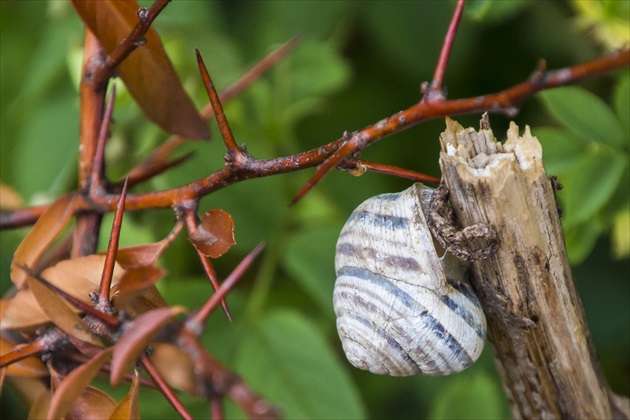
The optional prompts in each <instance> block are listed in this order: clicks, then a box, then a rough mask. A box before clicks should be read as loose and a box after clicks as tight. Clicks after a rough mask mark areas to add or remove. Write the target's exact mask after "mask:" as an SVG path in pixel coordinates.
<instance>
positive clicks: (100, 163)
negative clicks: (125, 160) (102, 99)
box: [90, 85, 116, 189]
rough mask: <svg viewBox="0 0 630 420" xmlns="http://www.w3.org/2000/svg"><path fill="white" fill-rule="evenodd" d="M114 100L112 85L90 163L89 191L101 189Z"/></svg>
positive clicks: (114, 92)
mask: <svg viewBox="0 0 630 420" xmlns="http://www.w3.org/2000/svg"><path fill="white" fill-rule="evenodd" d="M115 100H116V85H112V90H111V92H110V94H109V99H108V100H107V106H106V107H105V115H103V122H102V123H101V129H100V131H99V134H98V141H97V143H96V152H95V153H94V159H93V163H92V176H91V178H92V180H91V182H90V189H94V188H102V187H103V176H104V171H105V144H106V143H107V138H108V137H109V127H110V125H111V121H112V112H113V110H114V101H115Z"/></svg>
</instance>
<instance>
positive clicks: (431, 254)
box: [333, 184, 486, 376]
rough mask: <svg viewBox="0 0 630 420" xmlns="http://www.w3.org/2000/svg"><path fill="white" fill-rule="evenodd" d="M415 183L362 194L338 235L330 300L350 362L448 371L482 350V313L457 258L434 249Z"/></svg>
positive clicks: (424, 198) (402, 372)
mask: <svg viewBox="0 0 630 420" xmlns="http://www.w3.org/2000/svg"><path fill="white" fill-rule="evenodd" d="M433 191H434V190H432V189H430V188H427V187H425V186H423V185H422V184H414V185H413V186H411V187H410V188H408V189H407V190H405V191H403V192H401V193H397V194H382V195H378V196H376V197H372V198H370V199H368V200H366V201H365V202H363V203H362V204H361V205H359V207H357V208H356V210H355V211H354V212H353V213H352V215H351V216H350V218H349V219H348V221H347V222H346V224H345V225H344V227H343V229H342V231H341V233H340V235H339V240H338V242H337V250H336V257H335V268H336V272H337V280H336V282H335V288H334V293H333V305H334V309H335V314H336V316H337V331H338V333H339V337H340V339H341V343H342V346H343V349H344V352H345V354H346V357H347V358H348V360H349V361H350V363H352V364H353V365H354V366H356V367H358V368H360V369H364V370H368V371H370V372H372V373H378V374H387V375H392V376H408V375H414V374H418V373H422V374H426V375H449V374H452V373H456V372H459V371H461V370H464V369H466V368H467V367H468V366H470V365H471V364H472V363H473V362H474V361H475V360H477V358H478V357H479V355H480V354H481V351H482V349H483V344H484V339H485V335H486V319H485V316H484V313H483V309H482V307H481V305H480V303H479V300H478V299H477V297H476V295H475V294H474V292H473V290H472V288H471V287H470V285H469V284H468V283H467V282H466V280H465V270H464V266H463V265H462V263H461V262H460V261H459V260H458V259H456V258H455V257H453V256H452V255H450V254H448V253H447V254H446V255H444V256H442V257H440V256H439V255H438V251H437V250H436V248H435V245H434V240H433V238H432V236H431V233H430V230H429V227H428V225H427V221H426V218H425V213H424V209H425V208H428V202H429V200H430V198H431V195H432V193H433Z"/></svg>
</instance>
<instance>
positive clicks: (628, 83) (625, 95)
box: [614, 73, 630, 150]
mask: <svg viewBox="0 0 630 420" xmlns="http://www.w3.org/2000/svg"><path fill="white" fill-rule="evenodd" d="M614 103H615V112H616V113H617V117H619V121H620V122H621V126H622V127H623V129H624V131H625V133H626V150H627V149H630V147H629V146H628V142H630V75H629V74H628V73H626V74H625V76H624V77H621V78H620V79H619V82H618V83H617V87H616V88H615V97H614Z"/></svg>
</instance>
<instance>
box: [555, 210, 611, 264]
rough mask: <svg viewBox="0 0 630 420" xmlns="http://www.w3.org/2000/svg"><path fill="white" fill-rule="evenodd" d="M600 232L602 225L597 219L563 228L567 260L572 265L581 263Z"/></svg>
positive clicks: (591, 248)
mask: <svg viewBox="0 0 630 420" xmlns="http://www.w3.org/2000/svg"><path fill="white" fill-rule="evenodd" d="M601 233H602V226H601V224H600V223H599V222H598V221H597V220H589V221H588V222H585V223H582V224H579V225H577V226H573V227H571V228H565V229H564V242H565V243H566V245H567V254H568V255H569V262H570V263H571V264H572V265H576V264H579V263H581V262H582V261H584V260H585V259H586V257H588V256H589V254H590V253H591V251H592V250H593V247H594V246H595V242H596V241H597V238H598V237H599V235H600V234H601Z"/></svg>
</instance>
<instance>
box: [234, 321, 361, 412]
mask: <svg viewBox="0 0 630 420" xmlns="http://www.w3.org/2000/svg"><path fill="white" fill-rule="evenodd" d="M256 326H257V327H258V328H257V329H256V330H255V331H250V332H249V333H248V334H247V335H246V336H244V338H243V342H242V343H241V345H240V346H239V348H238V351H239V352H238V356H237V363H236V366H237V370H238V371H239V372H240V374H241V375H242V376H243V377H244V380H245V381H246V382H247V384H249V386H251V387H252V388H253V389H255V390H257V391H259V392H261V393H262V394H263V395H264V396H265V398H267V399H268V400H269V401H271V402H272V403H274V404H277V405H279V406H280V407H281V408H282V410H283V414H284V416H285V417H286V418H318V419H325V418H337V419H340V418H343V419H351V418H365V410H364V408H363V404H362V402H361V400H360V398H359V395H358V392H357V390H356V388H355V386H354V384H353V383H352V382H351V381H350V377H349V376H348V374H347V373H346V371H345V370H344V368H343V367H342V365H341V363H340V361H339V359H338V357H337V356H336V355H335V353H334V352H333V351H332V349H331V348H330V347H329V346H328V344H327V343H326V341H325V339H324V337H323V336H322V334H321V333H320V332H319V331H318V329H317V327H316V326H315V325H313V324H311V323H310V322H309V321H308V320H307V319H306V318H304V317H302V316H301V315H299V314H298V313H296V312H293V311H290V310H277V311H275V312H273V313H270V314H267V316H265V317H264V318H263V319H261V320H260V322H259V323H258V324H257V325H256Z"/></svg>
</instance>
